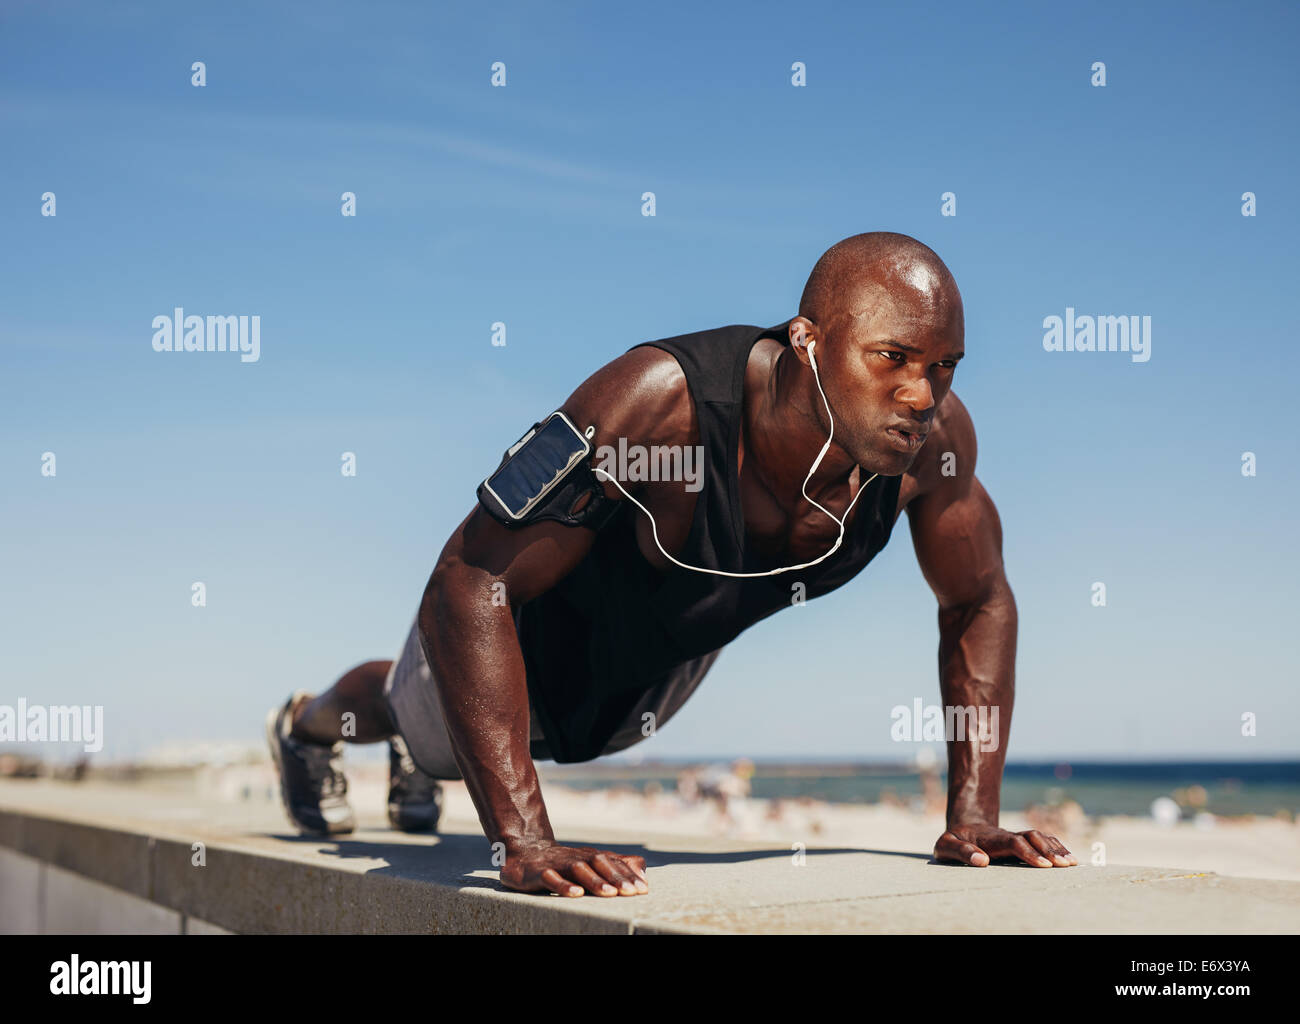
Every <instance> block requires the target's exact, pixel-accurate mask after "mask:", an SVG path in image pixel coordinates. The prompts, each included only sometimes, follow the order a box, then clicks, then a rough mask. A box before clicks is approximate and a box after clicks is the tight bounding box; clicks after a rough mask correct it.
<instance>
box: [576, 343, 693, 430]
mask: <svg viewBox="0 0 1300 1024" xmlns="http://www.w3.org/2000/svg"><path fill="white" fill-rule="evenodd" d="M561 408H562V409H563V410H564V411H565V412H566V413H567V414H568V415H569V416H570V418H571V419H574V422H575V423H576V422H578V420H579V419H581V420H583V421H584V423H583V424H582V425H583V426H585V425H586V424H587V423H595V425H596V435H595V437H593V439H592V443H593V445H594V446H595V447H600V445H602V444H614V445H617V443H618V438H620V437H625V438H627V439H628V440H629V441H637V442H641V443H649V442H655V443H663V444H685V443H689V439H690V438H691V436H692V434H693V431H694V430H696V429H698V428H697V427H696V425H695V408H694V404H693V402H692V401H691V392H690V388H689V386H688V385H687V382H686V373H685V371H684V370H683V369H682V367H681V364H680V363H678V361H677V359H676V358H675V357H674V356H673V354H672V353H671V352H668V351H665V350H664V349H661V348H655V347H654V346H653V345H650V344H646V345H640V346H636V347H634V348H631V349H628V350H627V351H626V352H624V353H623V354H622V355H620V356H617V357H616V358H614V359H611V360H610V361H609V362H608V363H606V364H605V365H604V366H602V367H600V369H598V370H596V371H595V372H594V373H593V374H592V375H591V376H590V377H588V378H587V379H586V380H585V381H583V382H582V384H580V385H579V386H578V388H577V389H576V390H575V391H574V392H573V394H572V395H570V396H569V399H568V401H566V402H565V403H564V405H563V406H561Z"/></svg>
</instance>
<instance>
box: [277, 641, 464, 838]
mask: <svg viewBox="0 0 1300 1024" xmlns="http://www.w3.org/2000/svg"><path fill="white" fill-rule="evenodd" d="M408 647H409V644H408ZM407 653H408V652H404V656H405V655H407ZM395 667H398V666H397V663H395V662H392V661H368V662H365V663H364V664H361V665H358V666H357V667H356V668H353V669H351V670H349V671H348V672H346V673H344V675H343V676H342V677H341V678H340V679H339V680H338V682H336V683H335V684H334V685H333V686H332V687H330V688H329V689H328V690H326V691H325V692H324V693H322V694H320V695H319V696H318V697H312V696H311V695H310V694H308V693H305V692H302V691H299V692H298V693H295V694H294V695H293V696H291V697H290V698H289V700H288V702H287V703H286V704H285V705H284V706H283V707H282V708H279V709H276V710H273V711H272V712H271V717H270V719H269V720H268V725H267V734H268V741H269V743H270V745H271V754H272V757H273V758H274V759H275V763H276V766H277V768H278V769H279V772H280V782H281V794H282V796H283V798H284V804H285V811H286V812H287V813H288V815H289V818H290V820H291V821H293V822H294V823H295V824H296V825H297V826H298V827H299V828H300V829H302V830H303V831H304V832H309V833H316V834H325V835H333V834H338V833H346V832H351V831H352V830H353V829H354V828H355V827H356V826H355V817H354V815H353V813H352V808H351V806H350V805H349V804H348V801H347V777H346V776H345V775H344V774H343V769H342V760H341V755H342V749H343V743H344V742H347V743H376V742H379V741H382V740H388V743H389V756H388V765H389V791H388V819H389V822H390V823H391V824H392V825H393V826H394V827H395V828H400V829H403V830H405V831H408V832H425V831H429V830H430V829H433V828H435V827H436V826H437V823H438V818H439V816H440V814H441V810H442V787H441V786H439V785H438V783H437V782H436V781H435V780H434V779H431V778H429V777H428V776H426V775H424V773H423V772H421V771H420V770H419V769H418V768H417V767H416V765H415V763H414V762H413V761H412V760H411V756H410V753H409V751H408V749H407V746H406V743H405V741H404V739H403V737H402V735H401V732H400V730H399V728H398V725H397V722H396V721H395V720H394V718H393V716H392V714H391V713H390V711H389V705H388V700H387V697H386V688H387V685H388V680H389V677H390V676H391V675H392V674H393V670H394V668H395Z"/></svg>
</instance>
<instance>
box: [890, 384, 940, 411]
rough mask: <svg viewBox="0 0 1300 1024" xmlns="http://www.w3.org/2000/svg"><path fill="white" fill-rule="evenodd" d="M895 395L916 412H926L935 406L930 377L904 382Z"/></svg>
mask: <svg viewBox="0 0 1300 1024" xmlns="http://www.w3.org/2000/svg"><path fill="white" fill-rule="evenodd" d="M895 397H897V399H898V400H899V401H900V402H902V403H903V404H904V405H907V406H908V407H910V408H911V409H913V410H915V411H916V412H925V411H926V410H927V409H931V408H933V407H934V391H933V389H932V388H931V387H930V380H929V378H928V377H919V378H917V379H916V380H914V381H909V382H908V383H907V384H904V385H903V386H902V387H901V388H899V389H898V393H897V395H896V396H895Z"/></svg>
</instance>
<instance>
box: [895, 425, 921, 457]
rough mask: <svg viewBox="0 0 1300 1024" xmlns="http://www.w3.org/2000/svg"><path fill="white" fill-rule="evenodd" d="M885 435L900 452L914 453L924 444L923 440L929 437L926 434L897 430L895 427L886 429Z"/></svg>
mask: <svg viewBox="0 0 1300 1024" xmlns="http://www.w3.org/2000/svg"><path fill="white" fill-rule="evenodd" d="M885 434H886V435H887V436H888V437H889V440H890V442H891V443H892V444H893V445H894V447H895V448H897V449H898V450H899V451H900V452H914V451H916V450H917V449H918V448H920V447H921V445H923V444H925V439H926V438H927V437H928V436H929V433H928V432H927V433H924V434H917V433H913V432H911V431H909V430H899V429H898V428H897V427H886V428H885Z"/></svg>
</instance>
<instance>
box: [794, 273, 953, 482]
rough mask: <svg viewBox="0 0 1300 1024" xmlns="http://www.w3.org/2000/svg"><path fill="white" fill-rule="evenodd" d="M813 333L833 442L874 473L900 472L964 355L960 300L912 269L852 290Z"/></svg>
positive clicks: (918, 444)
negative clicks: (825, 323)
mask: <svg viewBox="0 0 1300 1024" xmlns="http://www.w3.org/2000/svg"><path fill="white" fill-rule="evenodd" d="M814 336H815V337H816V338H818V340H819V342H821V343H819V344H818V345H817V346H816V348H815V349H814V350H813V354H814V355H815V356H816V357H817V369H818V372H819V373H820V375H821V383H822V388H823V389H824V390H825V392H826V398H827V400H828V401H829V402H830V406H831V410H832V411H833V412H834V414H835V443H836V444H837V445H839V446H840V447H842V448H843V449H844V450H845V451H847V452H848V453H849V454H850V455H851V456H852V457H853V459H854V461H856V462H857V463H858V465H860V466H862V467H863V468H864V469H867V470H869V471H870V472H872V473H879V474H881V475H882V476H898V475H899V474H901V473H905V472H906V471H907V470H908V468H909V467H910V466H911V465H912V463H913V462H914V461H915V460H916V457H917V455H918V454H919V453H920V450H921V447H922V445H923V444H924V443H925V439H926V436H927V435H928V434H929V431H930V428H931V426H932V425H933V422H934V414H935V410H936V409H937V408H938V406H939V403H940V402H942V401H943V399H944V396H945V395H947V394H948V391H949V390H950V389H951V388H952V380H953V372H954V370H955V369H956V366H957V361H958V360H959V359H960V358H961V356H962V354H963V345H964V337H965V323H964V320H963V316H962V308H961V297H960V295H959V294H957V291H956V289H955V288H953V287H951V286H949V287H948V288H947V289H945V288H943V287H942V282H941V281H940V280H939V279H938V278H937V275H934V274H933V272H931V271H929V270H928V269H925V268H921V269H916V268H912V269H910V270H908V271H905V272H902V273H895V274H891V275H889V276H888V277H886V278H885V279H884V280H883V281H882V282H873V283H871V284H868V285H865V286H863V287H860V288H858V289H856V291H855V293H854V294H853V296H852V297H850V298H849V299H847V300H846V302H845V309H844V312H843V313H842V314H841V315H840V316H838V317H836V318H835V319H834V321H833V322H832V323H831V324H830V325H829V327H828V328H826V329H823V328H820V327H818V328H817V329H816V330H815V334H814ZM818 409H819V411H820V412H821V413H822V415H825V407H824V406H821V405H820V404H819V405H818Z"/></svg>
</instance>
